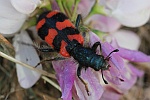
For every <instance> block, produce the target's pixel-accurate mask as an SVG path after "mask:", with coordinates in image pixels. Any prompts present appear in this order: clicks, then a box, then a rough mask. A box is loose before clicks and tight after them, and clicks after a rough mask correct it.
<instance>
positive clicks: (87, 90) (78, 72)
mask: <svg viewBox="0 0 150 100" xmlns="http://www.w3.org/2000/svg"><path fill="white" fill-rule="evenodd" d="M81 70H82V66H81V65H79V67H78V69H77V76H78V78H79V79H80V80H81V82H82V83H83V84H84V86H85V89H86V92H87V94H88V95H90V94H89V89H88V86H87V83H86V82H85V81H84V80H83V79H82V78H81V77H80V75H81Z"/></svg>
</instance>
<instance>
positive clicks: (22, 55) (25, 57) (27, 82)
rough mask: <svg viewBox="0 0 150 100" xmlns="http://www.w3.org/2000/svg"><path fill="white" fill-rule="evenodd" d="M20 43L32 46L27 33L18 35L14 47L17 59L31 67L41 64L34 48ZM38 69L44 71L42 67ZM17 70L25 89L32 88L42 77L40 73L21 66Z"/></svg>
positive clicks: (17, 66) (17, 65)
mask: <svg viewBox="0 0 150 100" xmlns="http://www.w3.org/2000/svg"><path fill="white" fill-rule="evenodd" d="M19 42H24V43H29V44H32V41H31V39H30V37H29V36H28V34H27V32H25V31H22V32H21V34H19V35H16V36H15V38H14V47H15V51H16V55H15V58H16V59H18V60H19V61H21V62H24V63H27V64H29V65H31V66H35V65H36V64H37V63H39V62H40V59H39V56H38V54H37V52H36V50H35V49H34V47H32V46H28V45H23V44H21V43H19ZM37 68H39V69H42V66H41V65H39V66H38V67H37ZM16 69H17V77H18V81H19V84H20V85H21V87H23V88H30V87H32V86H33V85H34V84H35V83H36V82H37V80H38V79H39V78H40V76H41V74H40V73H37V72H35V71H32V70H30V69H28V68H26V67H23V66H21V65H19V64H16Z"/></svg>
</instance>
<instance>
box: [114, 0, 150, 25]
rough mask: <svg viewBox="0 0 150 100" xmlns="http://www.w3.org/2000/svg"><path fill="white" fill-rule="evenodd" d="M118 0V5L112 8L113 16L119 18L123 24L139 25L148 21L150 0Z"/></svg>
mask: <svg viewBox="0 0 150 100" xmlns="http://www.w3.org/2000/svg"><path fill="white" fill-rule="evenodd" d="M114 1H115V0H114ZM116 2H117V5H116V7H115V8H114V9H112V16H114V17H115V18H117V19H118V20H119V22H121V23H122V24H123V25H125V26H129V27H138V26H141V25H143V24H145V23H146V22H147V21H148V19H149V17H150V12H149V8H150V0H143V1H141V0H132V1H131V0H119V1H116ZM115 4H116V3H115ZM133 5H136V6H133Z"/></svg>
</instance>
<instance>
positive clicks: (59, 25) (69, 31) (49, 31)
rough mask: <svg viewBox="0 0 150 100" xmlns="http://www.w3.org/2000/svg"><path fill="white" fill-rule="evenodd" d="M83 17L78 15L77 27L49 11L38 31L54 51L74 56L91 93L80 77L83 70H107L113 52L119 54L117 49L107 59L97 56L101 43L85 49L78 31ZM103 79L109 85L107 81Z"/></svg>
mask: <svg viewBox="0 0 150 100" xmlns="http://www.w3.org/2000/svg"><path fill="white" fill-rule="evenodd" d="M80 19H81V15H78V17H77V20H76V24H75V26H74V25H73V24H72V23H71V21H70V20H69V19H68V17H67V16H66V15H65V14H63V13H61V12H59V11H56V10H54V11H48V12H44V13H43V14H41V15H40V16H39V18H38V22H37V26H36V29H37V31H38V35H39V36H40V37H41V38H42V39H43V40H45V41H46V42H47V43H48V44H49V45H50V46H51V47H53V49H54V50H55V51H57V52H59V53H60V54H61V55H62V56H64V57H70V56H72V57H73V58H74V59H75V60H76V61H77V62H78V63H79V67H78V69H77V76H78V77H79V79H80V80H81V81H82V83H83V84H84V85H85V88H86V91H87V92H89V90H88V87H87V85H86V83H85V82H84V80H83V79H82V78H81V77H80V75H81V69H82V68H85V69H86V68H88V67H91V68H93V69H94V70H95V71H99V70H100V69H101V71H102V70H107V69H108V68H109V64H108V62H107V61H108V60H109V58H110V57H109V56H110V54H111V53H113V52H118V51H119V50H118V49H116V50H114V51H112V52H111V53H110V54H109V55H108V56H107V57H106V58H104V56H103V55H98V54H96V49H97V47H98V46H100V50H101V44H100V42H96V43H94V45H93V46H92V47H91V48H89V47H83V42H84V38H83V37H82V35H81V34H80V32H79V30H78V25H79V23H80ZM102 78H103V80H104V82H105V84H107V81H106V80H105V79H104V77H103V73H102Z"/></svg>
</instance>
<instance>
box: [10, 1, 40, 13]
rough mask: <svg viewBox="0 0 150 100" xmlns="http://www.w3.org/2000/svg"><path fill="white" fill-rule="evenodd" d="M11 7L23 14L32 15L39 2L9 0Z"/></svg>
mask: <svg viewBox="0 0 150 100" xmlns="http://www.w3.org/2000/svg"><path fill="white" fill-rule="evenodd" d="M11 3H12V5H13V7H14V8H15V9H16V10H17V11H19V12H20V13H23V14H30V13H32V12H33V11H34V10H35V9H36V7H37V5H38V4H40V3H41V1H40V0H11Z"/></svg>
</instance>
